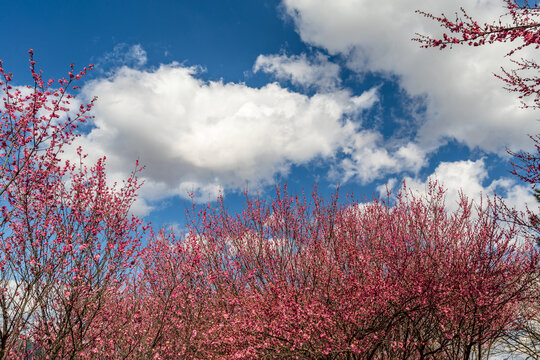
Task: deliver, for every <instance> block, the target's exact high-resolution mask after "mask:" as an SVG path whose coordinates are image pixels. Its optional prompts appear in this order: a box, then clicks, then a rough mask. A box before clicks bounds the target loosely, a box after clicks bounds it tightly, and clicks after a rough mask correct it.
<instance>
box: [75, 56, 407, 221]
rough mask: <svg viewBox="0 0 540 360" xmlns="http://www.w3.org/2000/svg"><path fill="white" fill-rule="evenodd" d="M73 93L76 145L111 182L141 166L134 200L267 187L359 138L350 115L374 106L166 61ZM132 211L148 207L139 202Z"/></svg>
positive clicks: (372, 95)
mask: <svg viewBox="0 0 540 360" xmlns="http://www.w3.org/2000/svg"><path fill="white" fill-rule="evenodd" d="M82 91H83V94H87V96H88V97H91V96H94V95H95V96H98V102H97V103H96V105H95V107H94V115H95V120H94V123H93V129H92V130H91V131H90V132H89V133H88V134H86V135H84V136H82V137H80V138H79V139H78V140H77V145H82V147H83V148H84V149H85V151H86V152H88V153H89V154H90V157H91V158H96V157H97V156H102V155H106V156H107V163H108V168H109V170H110V173H111V175H112V178H113V180H118V179H121V178H124V177H125V176H126V175H127V174H128V173H129V171H130V170H131V169H132V168H133V164H134V161H135V159H136V158H138V159H139V161H140V162H141V163H142V164H144V165H146V169H145V171H144V173H143V174H142V177H143V178H144V180H145V186H144V187H143V188H142V190H141V195H142V197H143V198H144V199H147V200H156V199H160V198H165V197H167V196H172V195H180V196H186V195H187V193H188V192H192V193H193V194H195V196H196V197H197V198H198V199H199V200H201V201H206V200H213V199H215V197H216V195H217V193H218V192H219V191H220V190H221V189H223V188H225V189H231V188H233V189H234V188H236V189H241V188H243V187H245V186H246V183H249V185H250V187H251V186H257V185H260V184H265V183H269V182H271V181H272V179H273V178H274V176H275V175H276V174H286V173H287V172H288V170H289V168H290V165H291V164H297V165H301V164H305V163H308V162H309V161H311V160H313V159H316V158H327V159H331V158H333V157H334V156H335V154H336V152H337V151H339V150H340V149H344V148H347V147H350V144H351V143H352V142H354V141H360V140H358V139H359V137H360V138H361V137H362V134H361V133H360V134H358V121H353V120H352V118H355V119H356V118H357V117H358V116H359V115H360V112H361V111H362V110H363V109H365V108H367V107H370V106H372V104H373V103H374V101H376V99H377V96H376V91H375V90H371V91H368V92H366V93H365V94H363V95H360V96H353V95H351V93H350V92H348V91H345V90H334V91H332V92H325V93H321V94H315V95H313V96H306V95H303V94H300V93H296V92H293V91H290V90H288V89H286V88H283V87H281V86H280V85H278V84H277V83H271V84H268V85H266V86H264V87H261V88H252V87H249V86H246V85H245V84H235V83H223V82H205V81H202V80H200V79H199V78H198V76H197V69H195V68H192V67H185V66H182V65H180V64H176V63H173V64H169V65H162V66H160V67H159V68H157V69H154V70H138V69H133V68H128V67H123V68H120V69H119V70H117V71H116V73H115V74H114V75H112V76H109V77H107V78H102V79H97V80H94V81H92V82H90V83H88V84H86V85H85V86H84V88H83V90H82ZM355 139H356V140H355ZM353 140H354V141H353ZM366 141H367V142H369V140H366ZM360 145H361V144H360ZM360 145H359V146H360ZM355 151H356V150H355ZM404 156H405V157H406V156H407V155H404ZM412 161H414V160H412ZM137 206H139V207H140V209H139V211H140V212H145V211H148V210H149V208H148V207H147V206H148V205H147V204H145V203H144V202H139V205H137Z"/></svg>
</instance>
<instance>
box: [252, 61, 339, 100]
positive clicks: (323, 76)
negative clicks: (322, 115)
mask: <svg viewBox="0 0 540 360" xmlns="http://www.w3.org/2000/svg"><path fill="white" fill-rule="evenodd" d="M253 71H254V72H257V71H263V72H265V73H269V74H272V75H274V76H275V77H276V78H277V79H279V80H288V81H290V82H291V83H293V84H295V85H299V86H303V87H305V88H312V87H313V88H318V89H321V90H323V91H324V90H331V89H335V88H336V87H337V86H338V85H339V84H340V78H339V71H340V68H339V65H337V64H334V63H331V62H329V61H328V57H327V56H325V55H323V54H320V53H319V54H317V55H316V56H314V57H313V58H308V57H307V56H306V54H301V55H292V56H287V55H284V54H281V55H259V57H257V60H256V61H255V65H254V66H253Z"/></svg>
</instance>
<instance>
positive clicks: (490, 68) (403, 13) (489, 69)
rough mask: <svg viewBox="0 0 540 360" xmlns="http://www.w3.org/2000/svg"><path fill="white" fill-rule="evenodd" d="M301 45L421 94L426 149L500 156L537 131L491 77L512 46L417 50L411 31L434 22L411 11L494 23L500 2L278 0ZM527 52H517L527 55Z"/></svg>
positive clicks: (433, 29)
mask: <svg viewBox="0 0 540 360" xmlns="http://www.w3.org/2000/svg"><path fill="white" fill-rule="evenodd" d="M283 5H284V9H285V11H286V12H287V13H288V14H289V15H290V16H291V17H292V18H293V20H294V22H295V24H296V27H297V31H298V33H299V34H300V36H301V38H302V40H303V41H305V42H306V43H308V44H310V45H314V46H317V47H320V48H323V49H325V50H326V51H328V52H329V53H330V54H334V55H335V54H340V55H342V56H343V57H344V58H345V60H346V61H347V62H348V66H349V67H350V68H351V69H353V70H355V71H358V72H359V73H363V72H382V73H384V74H394V75H397V79H398V80H399V83H400V85H401V86H402V87H403V88H404V89H405V90H406V91H407V92H408V93H409V94H410V95H411V96H416V95H422V96H423V95H426V96H427V98H426V101H427V102H426V105H427V114H426V122H425V123H424V124H423V125H422V126H421V127H420V129H419V131H418V138H417V142H418V144H419V145H420V146H421V147H422V148H423V149H426V150H427V151H431V150H433V149H434V148H436V147H438V146H440V144H441V143H443V142H444V141H445V139H448V138H454V139H456V140H458V141H460V142H463V143H465V144H467V145H468V146H469V147H471V148H472V147H477V146H478V147H480V148H482V149H484V150H487V151H493V152H498V153H503V152H504V149H505V147H506V146H510V147H512V148H516V149H517V148H521V147H524V146H527V145H530V142H529V141H528V140H527V137H526V135H527V134H528V133H531V134H535V133H538V132H540V124H539V123H538V122H537V121H535V120H536V118H537V115H536V114H535V113H534V112H532V111H527V110H523V109H520V108H519V106H520V104H519V102H518V100H517V99H516V96H515V94H511V93H507V92H506V91H505V90H503V89H502V87H503V83H502V82H501V81H500V80H498V79H497V78H495V77H494V76H493V73H500V66H505V67H508V68H512V64H511V63H510V61H509V59H508V58H507V57H505V54H506V53H507V52H508V51H509V50H510V49H511V48H512V47H513V46H515V45H516V44H499V45H495V46H485V47H475V48H471V47H466V46H463V47H460V46H458V47H454V49H452V50H448V51H446V50H445V51H439V50H436V49H420V47H419V44H418V43H416V42H413V41H411V38H412V37H414V36H415V33H416V32H418V33H422V34H430V33H432V34H441V33H442V29H441V28H440V27H439V25H438V24H437V23H435V22H433V21H431V20H429V19H426V18H424V17H422V16H420V15H418V14H415V13H414V11H415V10H416V9H422V10H425V11H429V12H432V13H434V14H436V15H438V14H440V13H441V12H444V13H446V14H448V15H449V16H450V17H451V16H453V14H454V13H455V12H456V11H458V10H459V7H460V6H463V7H464V8H466V9H467V10H468V11H469V13H470V14H471V15H473V16H475V17H476V18H478V19H479V20H480V21H483V20H491V21H493V20H497V19H498V17H499V15H501V14H502V13H503V12H504V9H503V7H502V6H503V4H502V2H500V1H476V0H463V1H460V2H458V1H429V0H400V1H385V2H380V1H379V2H377V1H369V0H335V1H326V0H283ZM533 51H534V49H527V50H524V51H522V52H521V54H519V55H520V56H523V57H525V58H533V57H534V56H533Z"/></svg>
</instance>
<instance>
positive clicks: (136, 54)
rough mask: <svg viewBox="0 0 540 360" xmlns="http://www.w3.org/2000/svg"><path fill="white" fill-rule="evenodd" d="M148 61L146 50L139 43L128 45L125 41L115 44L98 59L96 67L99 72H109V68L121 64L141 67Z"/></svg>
mask: <svg viewBox="0 0 540 360" xmlns="http://www.w3.org/2000/svg"><path fill="white" fill-rule="evenodd" d="M147 61H148V58H147V55H146V51H145V50H144V49H143V48H142V46H141V45H140V44H135V45H131V46H129V45H128V44H126V43H120V44H117V45H116V46H115V47H114V49H113V50H112V51H111V52H108V53H106V54H104V55H103V56H102V57H101V58H100V59H98V61H97V64H96V68H97V69H98V70H99V71H101V72H106V73H108V74H111V73H112V72H111V71H110V69H113V71H114V69H116V68H119V67H122V66H130V67H134V68H141V67H143V66H144V65H146V63H147Z"/></svg>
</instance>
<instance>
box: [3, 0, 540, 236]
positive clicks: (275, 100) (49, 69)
mask: <svg viewBox="0 0 540 360" xmlns="http://www.w3.org/2000/svg"><path fill="white" fill-rule="evenodd" d="M439 3H440V2H433V1H427V0H415V1H412V0H399V1H397V0H396V1H386V2H384V3H381V2H373V1H369V0H335V1H327V0H309V1H308V0H283V1H274V0H272V1H271V0H263V1H252V0H242V1H239V0H235V1H213V0H212V1H210V0H206V1H203V0H201V1H153V2H149V1H138V0H131V1H104V0H103V1H92V2H82V1H73V0H72V1H54V0H52V1H25V0H20V1H16V2H15V1H10V2H6V3H5V4H3V11H2V14H1V15H0V27H2V32H3V33H4V34H5V36H4V38H3V44H2V49H3V51H2V52H1V53H0V58H2V59H3V60H4V67H5V68H6V69H7V70H8V71H10V72H12V73H13V74H14V75H15V83H16V84H18V85H24V84H27V83H28V82H29V81H30V80H31V77H30V74H29V71H28V62H27V51H28V49H30V48H33V49H34V51H35V54H36V60H37V62H38V65H39V67H40V68H41V69H43V70H44V73H45V77H47V78H48V77H59V76H64V75H65V73H66V72H67V70H68V67H69V64H71V63H75V64H76V66H80V67H82V66H85V65H87V64H89V63H93V64H95V65H96V69H95V70H94V71H93V72H92V73H91V74H90V75H89V76H88V77H87V78H86V79H85V81H84V82H83V83H82V90H81V93H80V94H79V100H80V101H84V100H85V99H90V98H91V97H92V96H98V97H99V100H98V103H97V105H96V107H95V111H94V115H95V119H94V121H93V122H92V123H91V124H89V125H88V126H86V127H85V128H84V131H83V133H82V136H81V137H80V138H79V139H78V144H80V145H82V146H83V148H84V149H86V151H87V152H88V153H89V154H90V156H89V158H90V160H95V159H96V158H97V157H98V156H103V155H106V156H107V158H108V169H109V174H110V177H111V179H113V180H120V179H122V178H125V177H126V176H127V174H128V173H129V171H130V170H131V169H132V168H133V164H134V161H135V159H137V158H139V159H140V160H141V162H142V163H143V164H145V165H146V170H145V171H144V173H143V174H141V177H143V178H144V180H145V185H144V186H143V188H142V189H141V193H140V199H139V201H138V202H137V204H135V206H134V210H133V211H134V212H135V213H136V214H139V215H142V216H145V217H146V218H147V219H148V220H151V221H152V222H153V223H155V224H160V225H161V224H169V225H174V224H177V225H180V226H181V224H182V222H183V218H184V208H185V202H186V196H187V193H188V192H190V191H193V192H194V193H195V194H196V199H197V201H199V202H206V201H212V200H213V199H215V197H216V195H217V193H218V192H219V191H222V192H223V193H224V194H225V199H226V201H227V203H228V204H230V206H231V207H233V208H234V207H237V206H239V205H240V204H241V199H242V196H241V193H242V191H243V190H244V189H245V188H246V186H247V187H248V188H249V189H250V192H252V193H259V194H261V196H263V197H271V196H272V193H273V188H274V186H275V185H276V184H284V183H287V184H288V185H289V187H290V188H292V190H293V191H295V192H299V191H301V190H302V189H305V190H306V191H308V192H309V191H311V189H312V187H313V185H314V183H315V182H317V183H318V184H319V189H320V191H321V192H322V193H323V194H328V193H330V192H331V191H332V190H333V189H334V188H335V186H337V185H340V186H341V188H342V192H354V194H355V195H356V196H357V197H359V198H363V197H366V198H368V199H371V198H373V196H374V195H377V194H379V193H380V191H381V190H382V189H383V188H384V187H385V185H388V186H389V187H390V188H393V189H396V188H397V187H398V186H399V184H400V183H401V182H402V181H403V180H406V181H407V183H408V184H409V186H410V187H412V188H414V189H417V190H418V191H422V189H424V188H425V183H426V181H427V179H428V178H429V177H430V176H431V177H436V178H438V179H439V180H440V181H442V182H443V183H444V184H445V185H446V186H447V187H448V194H447V197H448V201H449V204H450V207H452V206H453V205H452V204H455V201H456V198H457V193H458V190H459V189H463V191H464V192H465V193H466V194H468V195H469V196H471V197H473V198H478V197H479V196H480V194H490V193H493V191H496V192H498V193H499V194H501V195H503V196H504V197H506V198H507V200H508V202H509V203H510V204H511V205H513V206H517V207H519V208H523V207H524V204H526V203H527V202H530V204H533V203H534V201H533V199H532V197H531V196H530V192H529V189H528V188H527V187H526V186H524V185H522V184H520V183H519V182H517V181H516V179H514V178H513V177H512V176H511V175H510V174H508V170H509V168H510V167H509V165H508V161H509V157H508V156H507V155H506V153H505V149H506V148H510V149H513V150H519V149H526V150H527V149H530V148H531V142H530V141H529V140H528V138H527V134H536V133H539V132H540V126H539V123H538V121H536V120H537V119H538V112H534V111H530V110H523V109H520V107H519V103H518V102H517V100H516V99H515V96H514V95H513V94H509V93H507V92H505V91H504V90H503V89H502V83H501V82H500V80H497V79H496V78H495V77H494V76H493V75H492V74H493V73H497V72H499V71H500V70H499V69H500V66H506V67H508V68H511V64H510V62H509V59H508V58H507V57H505V56H504V55H505V54H506V53H507V52H508V51H509V49H511V48H512V47H513V46H514V45H513V44H503V45H501V46H493V47H486V48H474V49H469V48H464V47H462V48H454V49H453V50H452V51H443V52H441V51H438V50H433V49H429V50H426V49H420V48H419V47H418V44H417V43H414V42H412V41H411V40H410V39H411V38H412V37H414V34H415V32H420V33H423V34H428V33H433V34H440V31H441V30H440V28H438V26H437V25H436V24H434V23H430V22H429V21H428V20H426V19H425V18H423V17H421V16H419V15H416V14H414V10H416V9H422V10H426V11H430V12H433V13H435V14H439V13H441V12H443V11H444V12H446V13H447V14H452V13H454V12H455V11H456V10H458V9H459V7H460V6H463V7H464V8H466V9H469V12H470V14H472V15H474V16H477V17H478V18H480V19H488V20H489V19H497V18H498V16H499V15H501V14H502V13H503V12H504V11H503V10H504V9H503V7H502V6H503V2H502V1H500V2H499V1H487V2H483V1H481V2H479V1H475V0H461V1H454V0H448V1H444V2H443V4H439ZM532 51H533V50H528V49H527V50H525V51H522V54H520V55H521V56H523V57H533V53H532ZM71 155H72V154H70V152H69V151H68V152H67V153H66V155H65V156H66V157H69V156H71Z"/></svg>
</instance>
